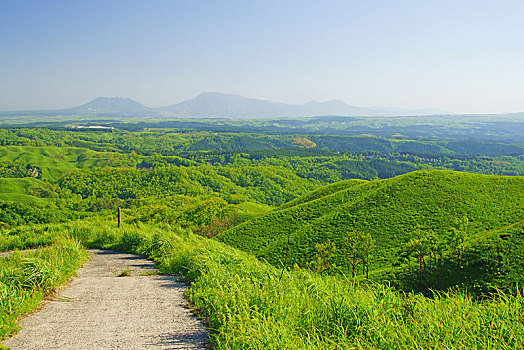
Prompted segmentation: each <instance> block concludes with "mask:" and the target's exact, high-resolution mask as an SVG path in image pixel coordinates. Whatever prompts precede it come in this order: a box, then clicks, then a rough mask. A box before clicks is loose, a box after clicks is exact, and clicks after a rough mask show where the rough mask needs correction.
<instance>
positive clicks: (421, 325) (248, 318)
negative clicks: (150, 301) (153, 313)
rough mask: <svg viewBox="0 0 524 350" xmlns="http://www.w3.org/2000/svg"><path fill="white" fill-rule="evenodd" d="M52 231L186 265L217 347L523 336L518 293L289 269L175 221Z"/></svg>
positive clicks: (454, 344) (391, 344) (387, 344)
mask: <svg viewBox="0 0 524 350" xmlns="http://www.w3.org/2000/svg"><path fill="white" fill-rule="evenodd" d="M45 227H49V229H44V228H45ZM51 227H52V229H51ZM31 229H32V228H29V227H28V228H24V229H23V230H26V231H30V230H31ZM49 231H53V232H56V233H57V234H60V233H59V232H62V233H64V234H67V235H73V236H76V237H78V238H79V239H81V240H82V241H83V242H84V244H86V245H88V246H97V247H102V248H113V249H119V250H124V251H129V252H134V253H138V254H141V255H143V256H145V257H149V258H152V259H155V260H156V261H157V262H158V264H159V265H160V268H161V269H162V270H163V271H164V272H167V273H184V274H185V276H186V279H187V280H188V281H191V288H190V290H189V291H188V297H189V300H190V301H191V303H192V305H193V307H194V308H195V309H196V310H198V312H200V313H201V314H202V315H205V316H207V317H209V327H210V329H211V340H212V342H213V345H214V348H215V349H428V348H439V349H446V348H447V349H517V348H519V346H520V343H519V342H520V340H521V339H522V338H523V337H524V325H523V324H522V322H521V320H522V311H523V310H524V309H523V306H524V298H523V297H522V295H521V294H520V293H517V294H515V295H513V296H509V295H504V294H498V295H496V296H494V297H493V298H492V299H489V300H485V301H482V302H478V301H474V300H473V299H471V298H470V297H468V296H467V295H466V294H464V293H461V292H453V293H447V294H446V293H443V294H440V295H435V297H434V298H433V299H428V298H425V297H423V296H421V295H413V294H404V293H398V292H395V291H393V290H392V289H391V288H389V287H387V286H384V285H375V284H373V285H359V284H357V283H354V282H353V281H350V280H347V279H345V278H343V277H341V276H319V275H316V274H313V273H310V272H308V271H305V270H301V269H294V270H291V271H281V270H279V269H276V268H274V267H272V266H271V265H269V264H266V263H263V262H260V261H258V260H256V259H255V258H254V257H253V256H251V255H249V254H247V253H244V252H241V251H238V250H236V249H234V248H231V247H229V246H227V245H225V244H222V243H220V242H217V241H214V240H209V239H204V238H202V237H199V236H195V235H193V234H191V233H190V232H188V231H184V230H180V229H172V228H170V227H168V226H164V227H158V226H148V225H139V226H129V227H124V228H122V229H120V230H119V229H117V228H116V227H115V226H114V225H110V224H107V223H104V222H100V221H97V222H92V221H91V222H71V223H67V224H61V225H45V226H41V227H40V228H39V231H38V232H39V233H35V234H36V235H38V234H42V233H44V232H49ZM29 236H30V235H26V237H29Z"/></svg>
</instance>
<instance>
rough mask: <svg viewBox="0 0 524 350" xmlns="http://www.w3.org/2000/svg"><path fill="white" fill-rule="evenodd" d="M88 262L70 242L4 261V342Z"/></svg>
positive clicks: (0, 286) (0, 323)
mask: <svg viewBox="0 0 524 350" xmlns="http://www.w3.org/2000/svg"><path fill="white" fill-rule="evenodd" d="M86 258H87V253H86V251H85V250H84V249H83V248H82V247H81V245H80V244H79V242H78V241H76V240H73V239H67V238H61V239H60V240H59V241H58V242H55V243H53V244H51V245H49V246H47V247H45V248H41V249H37V250H35V251H30V252H25V253H19V252H14V253H13V254H12V255H10V256H8V257H2V258H0V339H3V338H5V337H6V336H8V335H10V334H11V333H14V332H16V330H17V319H18V317H19V316H21V315H23V314H25V313H27V312H29V311H32V310H33V309H34V308H36V307H37V306H38V304H39V303H40V301H42V299H43V298H44V296H46V295H49V294H52V293H53V290H54V288H56V287H58V286H60V285H62V284H63V283H64V282H65V281H67V279H69V278H70V277H71V276H72V275H73V274H74V272H75V270H76V269H78V268H79V267H80V266H81V265H82V263H83V262H84V260H85V259H86Z"/></svg>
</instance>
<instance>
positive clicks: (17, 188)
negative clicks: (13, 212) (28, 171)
mask: <svg viewBox="0 0 524 350" xmlns="http://www.w3.org/2000/svg"><path fill="white" fill-rule="evenodd" d="M52 196H56V194H55V191H54V189H53V187H52V186H51V185H49V184H48V183H46V182H44V181H41V180H39V179H35V178H32V177H24V178H0V199H3V200H10V201H15V202H21V203H25V204H34V203H38V202H42V201H44V202H45V201H46V198H47V197H52Z"/></svg>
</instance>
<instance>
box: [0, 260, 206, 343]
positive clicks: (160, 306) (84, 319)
mask: <svg viewBox="0 0 524 350" xmlns="http://www.w3.org/2000/svg"><path fill="white" fill-rule="evenodd" d="M90 254H91V256H92V259H91V260H90V261H88V262H87V263H86V264H85V266H84V267H83V268H81V269H80V270H78V278H75V279H74V280H73V281H72V282H71V283H70V284H69V285H68V286H67V287H65V288H63V289H62V290H61V291H60V293H58V295H57V296H56V297H54V298H53V300H52V301H50V302H48V303H47V304H45V306H44V307H43V308H42V309H41V310H40V311H38V312H36V313H34V314H33V315H30V316H28V317H26V318H25V319H23V320H22V322H21V326H22V329H21V330H20V332H19V333H18V334H17V335H16V336H14V337H13V338H11V339H8V340H6V341H4V342H3V344H4V345H6V346H8V347H9V348H11V349H205V348H206V346H205V342H206V341H207V333H206V330H205V328H204V326H203V325H202V323H201V322H200V321H199V320H198V319H197V318H196V317H194V316H193V315H192V313H191V312H190V311H189V310H188V309H187V308H185V307H184V305H185V300H184V298H183V291H184V289H185V288H186V287H185V285H184V284H183V283H181V282H176V281H175V280H174V277H173V276H161V275H151V273H152V272H153V273H154V271H155V268H154V265H153V263H152V262H150V261H147V260H144V259H141V258H140V257H139V256H136V255H132V254H123V253H117V252H114V251H107V250H90ZM124 270H129V271H130V274H131V276H130V277H117V275H118V274H120V273H121V272H122V271H124Z"/></svg>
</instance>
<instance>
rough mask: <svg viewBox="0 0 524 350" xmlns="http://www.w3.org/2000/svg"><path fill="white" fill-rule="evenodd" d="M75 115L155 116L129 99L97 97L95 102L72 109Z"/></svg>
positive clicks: (150, 110) (145, 107) (146, 108)
mask: <svg viewBox="0 0 524 350" xmlns="http://www.w3.org/2000/svg"><path fill="white" fill-rule="evenodd" d="M71 110H72V111H74V112H75V113H116V114H132V115H144V114H155V113H154V112H153V110H152V109H151V108H149V107H147V106H145V105H143V104H141V103H139V102H136V101H134V100H132V99H130V98H127V97H118V96H116V97H103V96H102V97H97V98H95V99H94V100H92V101H90V102H88V103H86V104H83V105H81V106H78V107H74V108H72V109H71Z"/></svg>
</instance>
